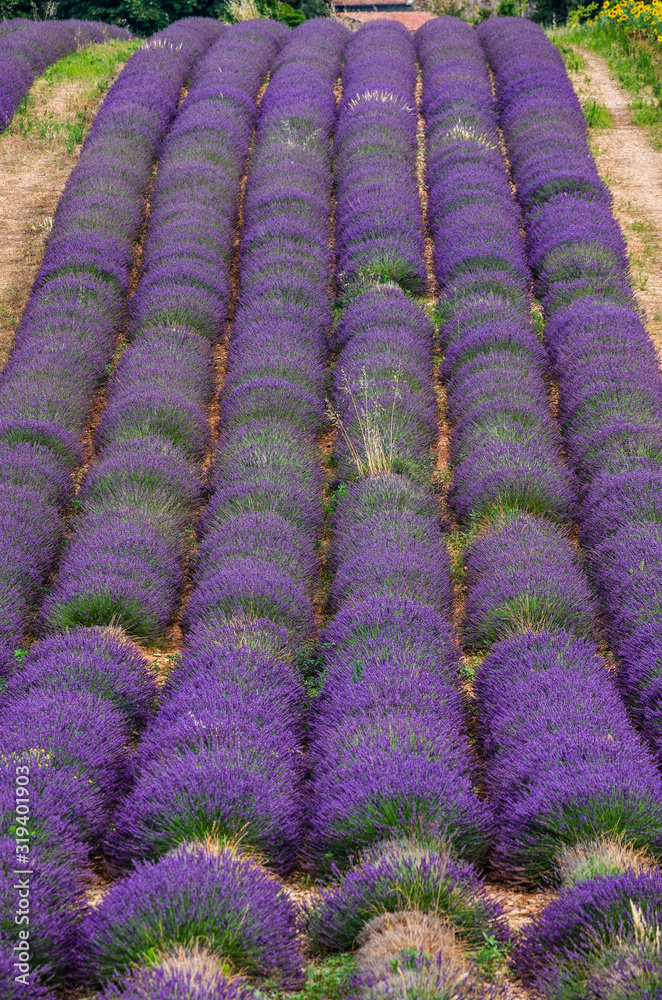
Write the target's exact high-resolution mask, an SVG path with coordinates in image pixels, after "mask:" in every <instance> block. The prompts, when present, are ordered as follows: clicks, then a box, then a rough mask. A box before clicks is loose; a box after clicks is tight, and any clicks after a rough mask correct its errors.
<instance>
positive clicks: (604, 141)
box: [570, 48, 662, 354]
mask: <svg viewBox="0 0 662 1000" xmlns="http://www.w3.org/2000/svg"><path fill="white" fill-rule="evenodd" d="M577 52H578V53H579V54H580V55H581V56H582V58H583V59H584V60H585V63H586V65H585V67H584V68H583V69H581V70H579V71H578V72H576V73H571V74H570V76H571V79H572V82H573V86H574V87H575V91H576V92H577V94H578V96H579V98H580V100H582V101H583V102H587V101H593V100H595V101H597V102H598V103H599V104H602V105H604V106H605V107H606V108H607V109H608V110H609V112H610V114H611V118H612V122H613V124H612V125H611V126H610V127H607V128H593V129H591V143H592V147H593V151H594V153H595V156H596V160H597V163H598V169H599V171H600V174H601V176H602V178H603V179H604V180H605V181H606V183H607V184H608V185H609V187H610V188H611V190H612V192H613V195H614V211H615V214H616V217H617V219H618V221H619V222H620V224H621V228H622V229H623V233H624V235H625V238H626V240H627V243H628V249H629V251H630V261H631V265H632V277H633V280H634V285H635V289H636V292H637V298H638V300H639V303H640V304H641V306H642V308H643V309H644V310H645V312H646V321H647V325H648V329H649V332H650V334H651V337H652V338H653V341H654V342H655V346H656V348H657V349H658V351H659V352H660V353H661V354H662V151H660V150H657V149H654V147H653V145H652V144H651V141H650V139H649V138H648V135H647V133H646V131H645V129H643V128H641V127H640V126H638V125H633V124H632V122H631V121H630V113H629V99H628V95H627V93H625V92H624V91H623V90H621V89H620V87H619V86H618V84H617V83H615V81H614V80H613V79H612V78H611V76H610V75H609V69H608V67H607V64H606V62H605V61H604V59H601V58H600V57H599V56H597V55H595V53H593V52H590V51H588V50H586V49H583V48H582V49H577Z"/></svg>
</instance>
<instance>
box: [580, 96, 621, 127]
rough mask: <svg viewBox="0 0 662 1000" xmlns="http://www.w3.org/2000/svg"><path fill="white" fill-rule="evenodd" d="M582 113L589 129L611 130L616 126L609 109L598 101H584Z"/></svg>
mask: <svg viewBox="0 0 662 1000" xmlns="http://www.w3.org/2000/svg"><path fill="white" fill-rule="evenodd" d="M582 111H583V112H584V118H585V119H586V124H587V125H588V127H589V128H611V127H612V125H613V124H614V119H613V118H612V116H611V111H610V110H609V108H608V107H607V106H606V105H604V104H600V103H599V102H598V101H595V100H594V101H582Z"/></svg>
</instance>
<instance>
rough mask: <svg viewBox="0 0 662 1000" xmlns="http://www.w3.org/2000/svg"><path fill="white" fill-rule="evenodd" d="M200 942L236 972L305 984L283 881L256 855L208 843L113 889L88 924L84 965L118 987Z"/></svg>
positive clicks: (139, 871) (184, 849)
mask: <svg viewBox="0 0 662 1000" xmlns="http://www.w3.org/2000/svg"><path fill="white" fill-rule="evenodd" d="M199 939H204V941H205V942H206V944H207V947H208V948H209V950H210V951H213V952H215V953H216V954H218V955H221V956H223V958H224V960H225V961H227V962H229V963H231V965H232V966H233V967H234V968H236V969H242V970H243V971H244V972H246V973H248V974H251V975H262V976H269V977H273V978H274V979H276V980H277V981H279V982H281V983H282V985H283V986H286V987H287V986H289V987H293V986H296V985H298V984H299V982H300V979H301V959H300V957H299V953H298V943H297V939H296V928H295V914H294V907H293V905H292V903H291V902H290V900H289V899H288V898H287V896H286V894H285V892H284V890H283V889H282V887H281V885H280V883H279V882H278V880H277V879H276V878H275V877H274V876H272V875H267V874H266V873H265V872H264V871H263V870H262V869H261V868H260V867H259V865H256V864H255V862H254V861H253V860H252V859H251V858H250V857H242V856H241V855H240V854H237V853H235V852H233V851H231V850H227V849H223V848H218V847H215V846H213V845H209V846H205V845H204V844H191V845H183V846H181V847H179V848H177V849H176V850H174V851H172V852H170V853H169V854H168V855H166V857H164V858H162V859H161V860H160V861H158V862H157V863H156V864H152V863H143V864H140V865H138V866H137V867H136V868H135V870H134V871H133V872H132V873H131V874H130V875H129V876H128V877H127V878H126V879H123V880H122V881H121V882H117V883H116V884H115V885H113V887H112V888H111V889H110V891H109V892H108V894H107V895H106V896H105V897H104V899H103V900H102V902H101V904H100V905H99V906H98V907H97V908H96V909H95V910H93V911H92V912H91V913H90V914H89V916H87V917H86V919H85V921H84V923H83V927H82V932H81V937H80V946H79V948H80V953H81V956H80V960H81V965H82V967H83V968H84V970H85V971H86V973H87V974H88V975H89V976H90V978H91V980H92V982H93V983H94V984H95V985H96V986H103V985H105V984H106V983H115V984H117V983H119V982H121V981H122V978H123V977H124V976H125V975H126V973H128V972H129V971H130V969H131V967H133V966H135V965H137V964H142V963H145V962H147V961H149V960H150V959H151V960H152V962H154V960H155V959H156V961H157V962H158V959H159V957H160V956H161V955H162V954H163V953H164V952H167V951H168V950H170V949H172V948H176V947H177V946H178V945H181V946H182V947H183V948H191V947H192V946H194V945H195V944H197V942H198V940H199ZM157 982H158V980H157Z"/></svg>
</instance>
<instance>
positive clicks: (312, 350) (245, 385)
mask: <svg viewBox="0 0 662 1000" xmlns="http://www.w3.org/2000/svg"><path fill="white" fill-rule="evenodd" d="M267 24H268V22H262V23H261V24H254V26H253V30H254V31H256V32H258V30H260V29H261V31H262V32H263V33H264V35H265V36H266V35H268V33H269V32H271V31H273V30H274V29H275V30H277V31H278V32H279V33H280V32H281V29H280V26H269V27H268V26H267ZM230 30H231V31H234V30H240V29H230ZM243 30H245V29H243ZM229 34H230V33H228V35H229ZM285 34H289V33H288V32H287V31H286V32H285ZM346 35H347V32H346V30H345V29H344V28H343V27H341V26H340V25H339V24H336V23H333V22H319V21H318V22H309V23H307V24H306V25H304V26H303V27H301V28H299V29H298V30H297V31H296V32H295V33H294V34H293V35H292V36H291V38H290V40H289V41H288V42H287V43H286V44H285V45H284V46H283V47H282V49H281V51H280V53H279V55H278V57H277V58H276V61H275V63H274V64H273V66H272V70H271V78H270V82H269V86H268V88H267V90H266V92H265V94H264V96H263V98H262V100H261V103H260V108H259V116H258V119H257V128H256V133H255V141H254V148H253V150H252V154H251V161H250V169H249V174H248V179H247V183H246V195H245V202H244V209H243V225H242V235H241V244H240V253H239V257H240V267H239V275H240V279H239V303H238V307H237V311H236V315H235V318H234V323H233V328H232V336H231V341H230V350H229V356H228V361H227V376H226V380H225V383H224V387H223V391H222V393H221V398H220V406H221V442H220V446H219V450H218V453H217V454H216V455H215V456H214V461H213V466H212V470H211V475H210V494H211V495H210V501H209V505H208V507H207V509H206V511H205V514H204V517H203V519H202V521H201V524H200V537H201V541H200V547H199V551H198V554H197V556H196V559H195V565H194V582H193V590H192V593H191V596H190V599H189V601H188V603H187V606H186V610H185V614H184V619H183V628H184V632H185V635H186V650H185V653H184V655H183V659H182V662H181V664H179V665H178V667H177V669H176V671H175V673H174V675H173V676H172V678H171V679H170V680H169V681H168V683H167V685H166V688H165V690H164V692H163V698H162V701H161V704H160V707H159V710H158V712H157V713H156V714H155V715H154V717H153V719H152V721H151V722H150V724H149V726H148V727H147V730H146V732H145V734H144V736H143V738H142V741H141V743H140V748H139V754H138V761H137V777H136V782H135V786H134V788H133V790H132V791H131V793H130V795H129V796H128V798H127V799H126V801H125V802H124V803H123V804H122V806H121V807H120V809H119V810H118V812H117V815H116V818H115V823H114V830H113V832H112V833H111V835H110V837H109V838H108V841H107V844H106V852H107V855H108V857H109V859H110V860H111V863H112V865H113V867H114V868H115V869H117V870H118V871H120V872H121V871H122V870H126V869H127V868H129V869H131V866H132V865H133V864H134V863H135V862H137V863H138V864H137V867H134V868H133V870H131V871H130V872H129V874H128V875H127V877H126V878H123V879H121V880H119V881H118V882H117V883H115V885H114V886H113V887H112V888H111V890H110V892H109V893H108V895H107V896H106V897H105V898H104V900H103V901H102V903H101V905H100V906H99V907H98V908H97V909H96V910H95V911H94V912H93V913H91V914H90V916H89V917H88V918H87V919H86V921H85V924H84V927H83V931H82V937H81V940H82V945H81V948H82V951H83V954H84V962H85V967H86V969H87V972H88V975H89V976H90V977H91V979H92V982H93V984H94V985H96V986H97V987H100V988H104V989H105V992H104V996H108V997H111V996H112V997H115V996H117V995H121V996H123V997H129V996H130V997H132V998H133V997H144V998H145V1000H146V998H147V997H153V996H163V997H164V998H165V997H166V996H168V997H171V996H173V995H175V996H180V995H181V996H182V997H184V996H186V997H190V996H195V997H200V998H203V997H205V998H206V997H211V996H214V997H221V998H224V997H227V998H230V997H244V996H246V997H248V996H253V989H252V988H251V987H249V986H248V985H242V984H241V983H240V982H238V981H236V979H235V975H236V973H237V972H241V973H243V974H247V975H249V976H251V977H258V978H260V979H262V980H263V981H264V980H267V981H268V982H271V983H272V985H273V984H279V985H280V986H281V987H293V986H296V985H297V984H299V983H300V981H301V976H302V959H301V953H300V946H299V940H298V936H297V927H296V910H295V907H294V904H293V903H292V901H291V900H290V899H289V898H288V896H287V894H286V892H285V891H284V889H283V888H282V883H281V881H280V879H279V878H278V875H280V874H283V873H286V872H288V871H289V870H291V869H292V867H293V865H294V864H295V861H296V859H297V855H298V852H299V848H300V843H301V839H302V835H303V816H304V800H303V780H304V771H303V766H302V762H303V747H302V722H303V718H302V717H303V709H304V697H303V684H302V678H301V675H300V672H299V669H298V666H297V661H298V659H300V658H301V657H302V656H303V655H305V653H306V651H307V650H308V649H309V648H310V646H311V643H312V642H313V640H314V613H313V599H314V590H315V585H316V576H317V546H318V544H319V538H320V533H321V526H322V513H323V506H322V486H323V482H322V470H321V463H320V459H319V456H318V454H317V441H316V433H317V432H319V431H320V430H321V429H322V427H323V425H324V393H325V381H324V367H323V362H324V331H325V329H326V328H327V327H328V326H329V323H330V320H331V304H332V300H331V289H330V281H331V273H332V260H331V255H330V253H329V250H328V246H327V243H328V231H329V219H330V214H331V159H330V146H329V139H330V136H331V134H332V130H333V124H334V97H333V83H334V80H335V78H336V77H337V75H338V71H339V66H340V59H341V56H342V51H343V48H344V45H345V42H346ZM226 39H227V36H226ZM226 39H224V40H223V41H226ZM236 73H237V77H236V80H235V85H236V84H237V83H238V82H239V79H240V77H241V74H242V73H243V74H245V75H246V76H248V75H250V74H251V73H252V74H254V73H255V65H254V58H253V59H246V58H245V59H244V62H243V68H242V63H241V62H240V61H239V60H237V67H236ZM229 89H230V88H229V87H226V86H224V87H223V93H224V97H225V98H227V95H228V92H229ZM293 165H294V166H295V169H294V170H293ZM196 301H198V300H197V299H196ZM216 314H217V313H216ZM276 873H277V874H276ZM151 952H153V957H152V960H151V961H150V962H149V963H146V961H145V956H146V955H147V954H150V953H151ZM219 957H221V958H222V960H223V962H222V965H219V961H218V958H219ZM113 983H114V984H116V985H113Z"/></svg>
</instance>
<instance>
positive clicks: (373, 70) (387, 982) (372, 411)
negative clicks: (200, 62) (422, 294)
mask: <svg viewBox="0 0 662 1000" xmlns="http://www.w3.org/2000/svg"><path fill="white" fill-rule="evenodd" d="M415 85H416V58H415V52H414V46H413V42H412V39H411V36H410V35H409V33H408V32H407V31H406V30H405V29H404V28H403V27H402V26H401V25H399V24H397V23H392V22H381V23H380V22H376V23H373V24H369V25H367V26H366V27H364V28H362V29H361V30H360V31H359V32H357V33H356V34H355V35H354V36H353V37H352V39H351V40H350V42H349V44H348V46H347V52H346V58H345V66H344V71H343V77H342V87H343V93H342V100H341V103H340V106H339V108H338V119H337V129H336V143H335V149H336V174H337V179H338V181H337V184H338V187H337V194H338V198H337V209H336V243H337V253H338V256H337V260H338V268H339V271H338V282H339V286H340V296H341V302H342V304H343V306H344V308H343V311H342V313H341V316H340V318H339V321H338V323H337V325H336V327H335V329H334V333H333V338H332V343H331V346H332V349H333V351H334V352H335V354H336V360H335V362H334V369H333V374H334V386H333V394H334V400H335V403H334V406H335V420H336V424H337V427H338V437H337V442H336V446H335V449H334V455H333V458H334V463H333V464H334V469H335V475H336V481H335V483H334V489H333V493H332V497H333V503H332V507H333V518H332V525H331V527H332V543H331V548H330V552H329V562H328V566H329V572H330V581H329V585H328V607H329V611H330V612H331V613H332V615H333V617H332V620H331V622H330V624H329V625H327V626H326V628H325V630H324V632H323V634H322V637H321V648H322V652H323V663H322V674H321V678H320V682H319V683H320V692H319V694H318V695H317V697H316V698H315V700H314V703H313V705H312V708H311V716H310V718H311V722H310V751H309V754H310V766H311V788H310V806H311V809H310V817H311V818H310V829H309V834H308V841H307V852H308V859H307V860H308V864H309V866H310V867H311V868H313V869H314V870H317V871H318V872H319V873H320V874H321V875H322V876H324V878H325V879H326V880H328V879H331V883H332V884H331V885H330V886H329V888H327V889H325V890H323V892H322V895H321V897H320V898H319V899H318V900H316V901H314V902H313V903H312V904H311V905H310V906H309V908H308V911H307V915H306V930H307V933H308V938H309V941H310V942H311V947H312V948H313V950H314V952H316V953H317V954H318V955H322V956H325V955H330V954H333V953H338V952H346V951H350V950H352V949H353V948H356V947H357V945H359V946H360V947H359V950H358V952H357V956H356V960H357V964H358V982H357V984H356V988H357V990H358V992H359V994H360V995H361V996H364V997H368V996H370V997H373V996H374V997H376V996H379V997H396V996H402V995H403V989H405V988H406V990H407V991H408V992H407V995H409V991H412V995H414V991H420V992H415V995H417V996H418V995H426V996H427V995H430V996H432V995H435V996H436V995H438V992H439V991H442V992H443V991H445V990H451V991H453V995H456V993H455V991H456V990H459V991H460V993H458V994H457V995H460V994H461V996H463V997H465V996H466V997H474V996H475V997H478V996H484V995H486V994H485V993H484V992H483V989H484V983H483V981H482V979H483V977H482V976H481V973H480V970H479V969H477V968H476V966H475V963H474V962H473V961H472V959H473V957H474V956H475V955H476V954H477V953H478V952H480V950H481V945H484V942H485V935H487V936H490V935H495V936H497V937H498V938H499V940H503V938H504V936H505V934H504V930H503V927H502V924H501V920H500V912H499V908H498V906H496V905H494V904H493V903H492V902H491V901H490V900H489V899H488V898H487V896H486V894H485V893H484V891H483V889H482V886H481V882H480V877H479V876H478V874H477V872H476V869H475V868H474V867H473V864H472V863H471V862H473V861H477V860H479V859H481V858H483V857H484V855H485V852H486V849H487V844H488V840H489V837H490V834H491V832H492V831H491V822H490V811H489V809H488V808H487V807H486V806H485V805H484V804H482V803H481V802H480V801H479V800H478V798H477V796H476V794H475V791H474V788H473V761H472V758H471V754H470V751H469V745H468V738H467V733H466V729H465V724H464V719H463V708H462V699H461V695H460V692H459V687H458V681H457V668H458V651H457V647H456V644H455V641H454V638H453V634H452V630H451V627H450V621H449V615H450V605H451V586H450V575H449V566H448V559H447V556H446V552H445V549H444V545H443V535H442V530H441V524H440V511H439V506H438V503H437V500H436V498H435V497H434V495H433V493H432V490H431V477H432V471H433V461H434V459H433V455H432V452H431V449H432V446H433V444H434V441H435V437H436V398H435V393H434V389H433V376H432V363H433V355H432V351H433V330H432V326H431V324H430V322H429V320H428V319H427V317H426V316H425V315H424V313H423V312H422V311H421V310H420V309H419V308H418V307H417V306H416V304H415V303H414V302H413V301H412V300H411V298H410V297H409V296H408V295H407V294H405V291H404V290H405V289H406V290H415V291H421V290H423V289H424V288H425V281H426V271H425V263H424V258H423V247H424V241H423V229H422V220H421V207H420V201H419V195H418V190H417V187H418V180H417V173H416V164H417V108H416V100H415ZM426 934H427V937H426ZM429 940H432V941H435V948H434V951H433V954H432V955H430V954H429V953H428V952H429V948H428V941H429ZM440 949H441V950H440ZM425 991H429V994H428V992H425ZM488 992H489V989H488ZM443 995H446V994H445V992H444V993H443ZM449 995H450V994H449Z"/></svg>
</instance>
